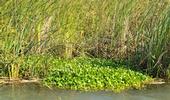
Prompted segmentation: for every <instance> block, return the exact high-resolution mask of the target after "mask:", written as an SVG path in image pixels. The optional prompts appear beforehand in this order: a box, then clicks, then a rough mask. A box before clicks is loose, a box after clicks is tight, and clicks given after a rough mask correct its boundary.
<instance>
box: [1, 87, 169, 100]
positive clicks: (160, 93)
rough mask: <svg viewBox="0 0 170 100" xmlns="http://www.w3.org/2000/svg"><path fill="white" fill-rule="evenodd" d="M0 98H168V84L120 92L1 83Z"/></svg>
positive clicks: (122, 99)
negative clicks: (72, 89) (85, 90)
mask: <svg viewBox="0 0 170 100" xmlns="http://www.w3.org/2000/svg"><path fill="white" fill-rule="evenodd" d="M0 100H170V84H163V85H154V86H149V87H147V88H145V89H142V90H128V91H124V92H122V93H113V92H106V91H100V92H80V91H71V90H60V89H53V90H51V89H48V88H46V87H43V86H40V85H38V84H18V85H17V84H15V85H1V86H0Z"/></svg>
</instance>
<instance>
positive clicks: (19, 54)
mask: <svg viewBox="0 0 170 100" xmlns="http://www.w3.org/2000/svg"><path fill="white" fill-rule="evenodd" d="M0 13H1V18H0V75H1V76H11V77H18V73H25V72H26V71H28V72H29V73H28V75H30V73H32V75H31V76H34V75H35V74H36V73H42V75H40V77H41V76H44V75H45V73H46V72H44V71H46V69H48V68H50V67H44V66H47V65H41V64H44V63H43V62H44V60H42V61H41V60H39V59H40V58H39V57H38V58H36V57H35V58H32V57H31V58H29V56H31V55H44V54H45V55H53V56H57V57H61V58H67V59H70V58H74V57H75V56H86V55H88V56H91V57H97V58H106V59H108V58H111V59H115V60H117V59H121V60H128V63H131V64H133V65H134V66H136V68H138V69H141V70H143V71H146V72H148V73H149V74H152V75H154V76H159V77H161V76H168V73H169V67H168V65H169V63H170V42H169V41H170V34H169V33H170V1H169V0H124V1H122V0H103V1H102V0H1V2H0ZM27 58H28V59H27ZM30 59H31V61H29V60H30ZM33 59H34V60H35V61H37V63H36V62H34V63H33V62H32V60H33ZM24 62H26V63H24ZM45 62H46V60H45ZM106 62H107V61H106ZM23 63H24V64H27V65H23ZM34 64H35V65H37V67H36V68H33V67H34ZM107 64H108V63H107ZM20 69H23V70H22V71H20V72H18V70H20ZM30 69H31V70H30ZM32 69H39V70H32ZM11 71H12V72H11ZM31 71H33V72H31ZM9 74H10V75H9ZM36 76H37V77H38V76H39V74H37V75H36Z"/></svg>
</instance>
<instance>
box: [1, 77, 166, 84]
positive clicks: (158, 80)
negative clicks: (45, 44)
mask: <svg viewBox="0 0 170 100" xmlns="http://www.w3.org/2000/svg"><path fill="white" fill-rule="evenodd" d="M41 82H42V79H38V78H31V79H9V77H0V84H1V85H2V84H15V83H17V84H23V83H39V84H40V83H41ZM166 83H168V81H166V80H165V79H161V78H155V79H153V81H151V82H149V83H146V84H145V85H160V84H166Z"/></svg>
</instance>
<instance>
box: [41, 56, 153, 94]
mask: <svg viewBox="0 0 170 100" xmlns="http://www.w3.org/2000/svg"><path fill="white" fill-rule="evenodd" d="M48 72H49V73H48V75H47V76H46V77H45V79H44V83H45V84H46V85H48V86H56V87H58V88H64V89H74V90H85V91H89V90H90V91H92V90H113V91H117V92H118V91H121V90H124V89H127V88H131V87H133V88H141V87H142V85H143V84H144V83H146V82H149V81H150V80H151V78H150V77H148V76H145V75H143V74H142V73H139V72H135V71H132V70H131V69H130V68H129V67H128V66H125V65H121V64H118V63H115V62H113V61H109V60H101V59H91V58H75V59H72V60H63V59H54V60H53V61H52V63H51V67H50V69H49V71H48Z"/></svg>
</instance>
